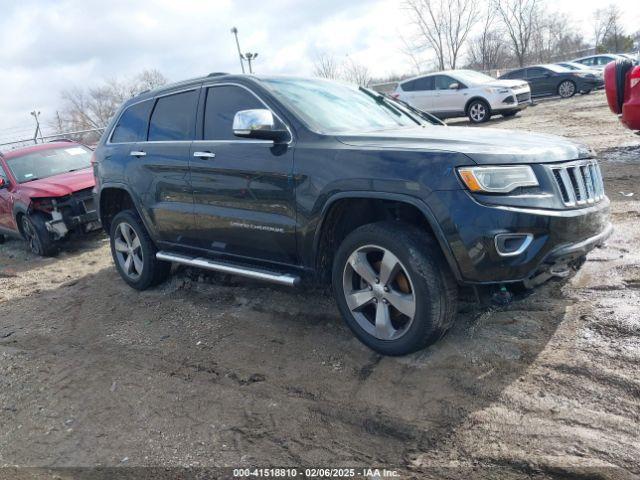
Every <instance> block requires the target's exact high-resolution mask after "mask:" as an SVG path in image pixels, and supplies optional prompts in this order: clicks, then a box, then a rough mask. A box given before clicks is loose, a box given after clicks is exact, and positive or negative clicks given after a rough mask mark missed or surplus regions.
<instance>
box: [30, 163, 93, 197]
mask: <svg viewBox="0 0 640 480" xmlns="http://www.w3.org/2000/svg"><path fill="white" fill-rule="evenodd" d="M95 184H96V182H95V179H94V178H93V170H92V169H91V168H84V169H82V170H78V171H76V172H69V173H62V174H60V175H54V176H53V177H47V178H42V179H40V180H33V181H32V182H27V183H23V184H21V185H20V190H21V191H22V192H23V193H25V194H27V195H28V196H29V197H32V198H37V197H64V196H66V195H71V194H72V193H74V192H77V191H79V190H84V189H86V188H93V187H94V186H95Z"/></svg>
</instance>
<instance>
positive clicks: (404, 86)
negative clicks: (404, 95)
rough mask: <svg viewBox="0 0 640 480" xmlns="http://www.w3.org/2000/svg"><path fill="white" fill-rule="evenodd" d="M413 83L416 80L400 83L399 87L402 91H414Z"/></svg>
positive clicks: (414, 83)
mask: <svg viewBox="0 0 640 480" xmlns="http://www.w3.org/2000/svg"><path fill="white" fill-rule="evenodd" d="M415 85H416V81H415V80H411V81H410V82H404V83H401V84H400V88H402V90H403V91H404V92H413V91H415Z"/></svg>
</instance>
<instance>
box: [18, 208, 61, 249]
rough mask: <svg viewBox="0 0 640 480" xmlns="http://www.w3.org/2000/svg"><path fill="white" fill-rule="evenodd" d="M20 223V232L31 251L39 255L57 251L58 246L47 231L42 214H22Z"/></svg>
mask: <svg viewBox="0 0 640 480" xmlns="http://www.w3.org/2000/svg"><path fill="white" fill-rule="evenodd" d="M20 223H21V227H20V232H21V233H22V237H23V238H24V239H25V241H26V242H27V246H28V247H29V250H31V252H32V253H34V254H36V255H39V256H41V257H50V256H52V255H55V254H56V253H57V252H58V246H57V245H56V244H55V243H54V241H53V239H52V238H51V235H50V234H49V232H48V231H47V227H46V225H45V219H44V218H43V217H42V215H40V214H39V213H32V214H30V215H22V216H21V217H20Z"/></svg>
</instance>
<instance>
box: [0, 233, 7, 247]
mask: <svg viewBox="0 0 640 480" xmlns="http://www.w3.org/2000/svg"><path fill="white" fill-rule="evenodd" d="M6 240H7V239H6V237H5V236H4V235H0V245H2V244H3V243H4V242H5V241H6Z"/></svg>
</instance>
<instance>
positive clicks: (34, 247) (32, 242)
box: [22, 217, 40, 254]
mask: <svg viewBox="0 0 640 480" xmlns="http://www.w3.org/2000/svg"><path fill="white" fill-rule="evenodd" d="M22 233H23V234H24V236H25V239H26V240H27V244H28V245H29V249H30V250H31V251H32V252H33V253H35V254H38V253H39V252H40V241H39V239H38V234H37V232H36V231H35V229H34V228H33V225H32V223H31V222H30V221H29V219H28V218H27V217H22Z"/></svg>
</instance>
